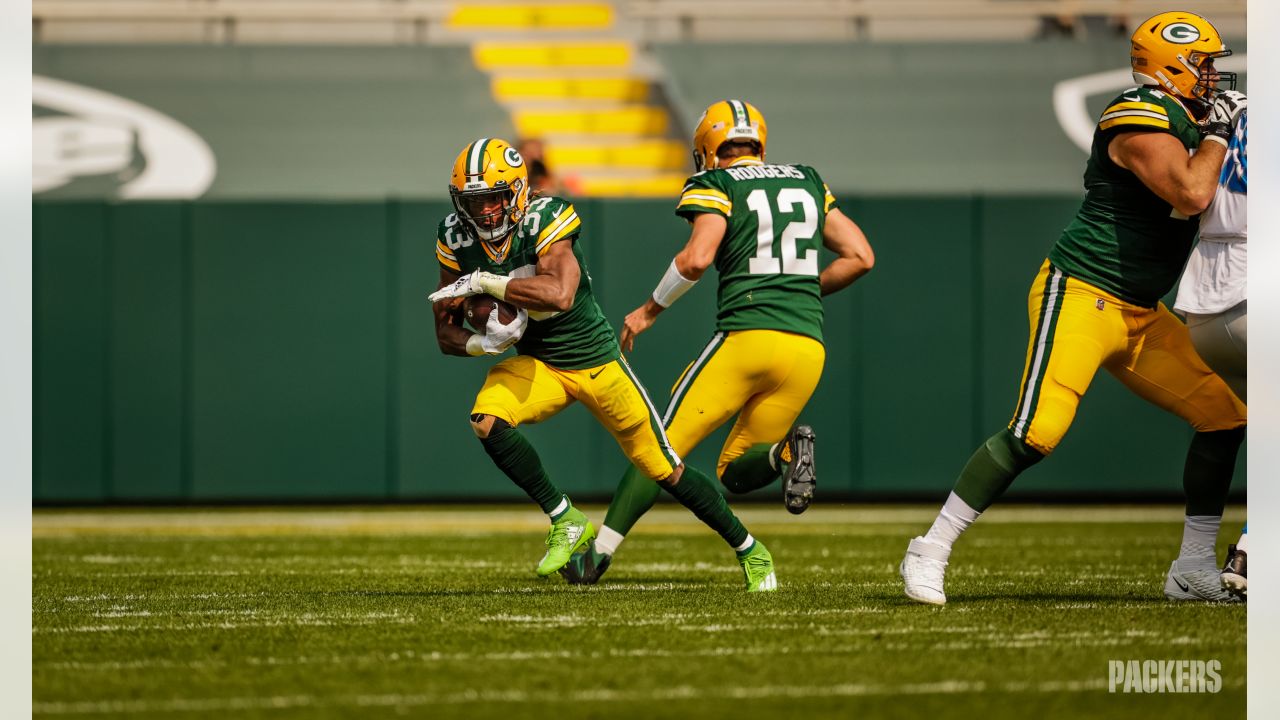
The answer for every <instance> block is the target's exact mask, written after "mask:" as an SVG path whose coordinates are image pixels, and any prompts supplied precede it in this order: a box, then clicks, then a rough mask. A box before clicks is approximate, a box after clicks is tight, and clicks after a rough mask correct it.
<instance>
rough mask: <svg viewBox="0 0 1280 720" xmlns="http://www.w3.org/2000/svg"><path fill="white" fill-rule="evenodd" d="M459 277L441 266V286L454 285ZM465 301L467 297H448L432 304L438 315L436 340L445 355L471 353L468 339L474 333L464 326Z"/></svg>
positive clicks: (468, 354)
mask: <svg viewBox="0 0 1280 720" xmlns="http://www.w3.org/2000/svg"><path fill="white" fill-rule="evenodd" d="M459 277H461V276H460V275H458V273H456V272H453V271H452V270H449V269H448V268H445V267H441V268H440V288H443V287H447V286H449V285H452V284H453V283H454V282H455V281H456V280H457V279H458V278H459ZM436 289H437V290H438V289H439V288H436ZM463 302H465V298H460V297H459V298H448V299H446V300H441V301H439V302H436V303H434V304H433V305H432V306H431V310H432V312H434V313H435V316H436V342H438V343H439V344H440V352H442V353H444V354H445V355H460V356H462V357H468V356H470V355H471V353H469V352H467V341H468V340H470V339H471V336H472V335H473V334H474V333H472V332H471V331H470V330H468V329H466V328H465V327H463V326H462V304H463Z"/></svg>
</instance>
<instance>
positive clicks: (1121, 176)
mask: <svg viewBox="0 0 1280 720" xmlns="http://www.w3.org/2000/svg"><path fill="white" fill-rule="evenodd" d="M1128 132H1158V133H1167V134H1169V135H1172V136H1174V137H1175V138H1177V139H1178V140H1179V141H1180V142H1181V143H1182V146H1183V147H1184V148H1186V149H1187V151H1188V152H1191V151H1193V150H1194V149H1195V148H1197V147H1198V146H1199V145H1200V130H1199V126H1198V125H1197V124H1196V122H1195V120H1194V119H1193V118H1192V117H1191V114H1190V113H1189V112H1187V109H1186V108H1185V107H1184V106H1183V105H1182V103H1181V102H1179V101H1178V100H1177V99H1176V98H1174V97H1173V96H1171V95H1168V94H1167V93H1164V92H1161V91H1159V90H1154V89H1151V88H1145V87H1139V88H1131V89H1129V90H1126V91H1125V92H1123V93H1121V94H1120V95H1119V96H1118V97H1116V99H1114V100H1112V101H1111V102H1110V103H1108V105H1107V109H1106V110H1104V111H1103V112H1102V116H1101V117H1100V118H1099V120H1098V126H1097V128H1096V129H1095V130H1094V133H1093V148H1092V150H1091V152H1090V154H1089V163H1088V165H1086V166H1085V172H1084V186H1085V190H1086V194H1085V199H1084V202H1083V203H1082V204H1081V205H1080V210H1079V211H1078V212H1077V213H1076V216H1075V218H1074V219H1073V220H1072V221H1071V223H1070V224H1069V225H1067V228H1066V229H1065V230H1063V232H1062V236H1061V237H1060V238H1059V239H1058V242H1057V243H1056V244H1055V245H1054V246H1053V250H1052V251H1050V253H1049V261H1050V262H1052V263H1053V264H1054V265H1055V266H1057V267H1058V268H1061V269H1062V270H1063V271H1064V272H1066V273H1067V274H1068V275H1071V276H1073V277H1077V278H1079V279H1081V280H1084V281H1085V282H1087V283H1089V284H1091V285H1095V286H1097V287H1099V288H1101V289H1103V290H1106V291H1107V292H1109V293H1111V294H1113V295H1115V296H1116V297H1118V298H1120V299H1122V300H1124V301H1126V302H1131V303H1133V304H1135V305H1140V306H1142V307H1148V308H1153V307H1155V306H1156V304H1157V303H1158V302H1159V301H1160V298H1161V297H1163V296H1164V294H1165V293H1167V292H1169V290H1170V289H1171V288H1172V287H1173V285H1174V283H1176V282H1177V280H1178V277H1179V275H1180V274H1181V272H1182V266H1183V264H1184V263H1185V262H1186V261H1187V254H1188V253H1189V252H1190V251H1191V244H1192V241H1193V240H1194V239H1195V235H1196V231H1197V229H1198V227H1199V223H1198V222H1197V220H1196V218H1194V217H1193V218H1188V217H1187V216H1185V215H1182V214H1181V213H1179V212H1177V211H1176V210H1174V209H1173V206H1172V205H1170V204H1169V203H1168V202H1165V201H1164V200H1163V199H1161V198H1160V196H1159V195H1156V194H1155V193H1154V192H1152V191H1151V189H1150V188H1148V187H1147V186H1146V185H1145V184H1144V183H1143V182H1142V180H1140V179H1139V178H1138V176H1137V175H1135V174H1134V173H1133V172H1132V171H1130V170H1126V169H1125V168H1122V167H1120V166H1119V165H1116V164H1115V163H1114V162H1113V161H1112V160H1111V156H1110V153H1109V152H1108V147H1109V146H1110V144H1111V141H1112V140H1113V139H1115V137H1116V136H1117V135H1120V134H1122V133H1128ZM1197 217H1198V216H1197Z"/></svg>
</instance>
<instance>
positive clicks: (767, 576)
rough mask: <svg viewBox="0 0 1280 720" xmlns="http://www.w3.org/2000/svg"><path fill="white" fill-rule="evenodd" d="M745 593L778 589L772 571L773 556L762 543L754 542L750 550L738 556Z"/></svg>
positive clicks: (775, 576)
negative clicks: (745, 588) (744, 583)
mask: <svg viewBox="0 0 1280 720" xmlns="http://www.w3.org/2000/svg"><path fill="white" fill-rule="evenodd" d="M738 564H739V565H741V566H742V575H743V577H744V579H745V580H746V587H747V592H772V591H774V590H777V589H778V576H777V574H776V573H774V571H773V556H772V555H770V554H769V549H768V548H766V547H765V546H764V543H762V542H760V541H759V540H756V541H755V542H753V543H751V548H750V549H749V550H747V551H746V552H745V553H743V554H741V555H739V556H738Z"/></svg>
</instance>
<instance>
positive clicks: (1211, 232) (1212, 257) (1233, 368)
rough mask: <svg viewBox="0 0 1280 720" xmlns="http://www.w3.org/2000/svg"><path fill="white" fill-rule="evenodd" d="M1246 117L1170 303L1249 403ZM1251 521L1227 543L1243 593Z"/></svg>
mask: <svg viewBox="0 0 1280 720" xmlns="http://www.w3.org/2000/svg"><path fill="white" fill-rule="evenodd" d="M1248 151H1249V119H1248V110H1247V109H1246V110H1245V111H1244V112H1243V113H1242V114H1241V115H1240V120H1239V121H1238V122H1237V123H1236V127H1235V133H1234V134H1233V135H1232V136H1231V141H1230V143H1229V144H1228V145H1227V157H1226V159H1225V160H1224V161H1223V163H1222V172H1221V173H1220V174H1219V175H1218V189H1217V192H1216V193H1215V194H1214V196H1213V202H1211V203H1210V204H1209V209H1208V210H1205V212H1204V215H1201V216H1200V242H1199V243H1198V244H1197V245H1196V247H1195V250H1193V251H1192V252H1191V258H1190V259H1189V260H1188V261H1187V267H1186V269H1185V270H1184V271H1183V273H1182V280H1181V281H1180V282H1179V284H1178V299H1177V300H1176V301H1175V303H1174V306H1173V307H1174V309H1175V310H1177V311H1179V312H1181V313H1182V314H1183V315H1185V316H1186V318H1187V329H1188V330H1189V331H1190V332H1191V342H1192V343H1194V344H1195V346H1196V352H1198V353H1200V357H1201V358H1203V359H1204V361H1205V362H1206V363H1208V364H1209V367H1211V368H1213V370H1214V372H1216V373H1218V374H1219V375H1221V376H1222V379H1223V380H1226V381H1227V385H1229V386H1231V390H1232V392H1234V393H1235V394H1236V397H1238V398H1240V400H1241V401H1242V402H1244V403H1246V404H1247V403H1248V402H1249V400H1248V397H1247V396H1248V357H1247V356H1248V347H1249V298H1248V278H1247V277H1246V274H1247V273H1246V270H1247V268H1248V264H1249V207H1248V197H1249V152H1248ZM1248 541H1249V526H1248V524H1246V525H1245V527H1244V532H1242V533H1241V534H1240V540H1239V542H1237V543H1236V544H1235V545H1231V546H1230V547H1228V548H1227V562H1226V565H1225V566H1223V568H1222V585H1223V587H1225V588H1226V589H1228V590H1230V591H1231V592H1233V593H1235V594H1237V595H1239V596H1241V597H1245V596H1246V595H1247V594H1248V589H1249V581H1248V573H1247V570H1246V562H1247V559H1248V556H1247V553H1248V549H1247V548H1248Z"/></svg>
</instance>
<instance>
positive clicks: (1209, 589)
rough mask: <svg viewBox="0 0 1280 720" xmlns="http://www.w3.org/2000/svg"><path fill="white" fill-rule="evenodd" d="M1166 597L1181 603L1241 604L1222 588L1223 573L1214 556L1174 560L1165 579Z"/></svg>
mask: <svg viewBox="0 0 1280 720" xmlns="http://www.w3.org/2000/svg"><path fill="white" fill-rule="evenodd" d="M1164 596H1165V597H1167V598H1169V599H1170V600H1179V601H1183V600H1201V601H1207V602H1240V598H1238V597H1236V596H1235V595H1232V594H1231V593H1229V592H1227V590H1226V589H1225V588H1224V587H1222V577H1221V572H1220V571H1219V570H1218V566H1217V564H1216V563H1215V562H1214V561H1213V556H1212V555H1209V556H1206V557H1204V558H1193V559H1187V558H1179V559H1177V560H1174V561H1173V563H1172V564H1171V565H1170V566H1169V574H1168V575H1166V576H1165V578H1164Z"/></svg>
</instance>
